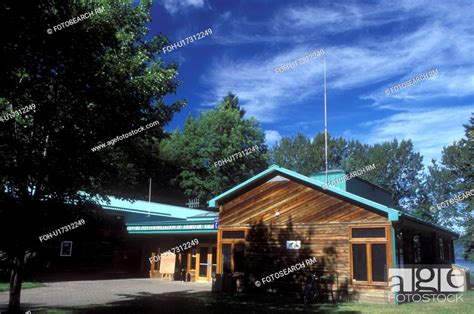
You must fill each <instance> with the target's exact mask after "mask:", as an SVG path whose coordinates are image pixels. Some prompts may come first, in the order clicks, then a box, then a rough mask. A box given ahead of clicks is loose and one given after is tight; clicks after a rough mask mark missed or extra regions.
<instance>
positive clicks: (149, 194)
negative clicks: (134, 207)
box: [148, 178, 151, 217]
mask: <svg viewBox="0 0 474 314" xmlns="http://www.w3.org/2000/svg"><path fill="white" fill-rule="evenodd" d="M150 206H151V178H150V184H149V187H148V217H150Z"/></svg>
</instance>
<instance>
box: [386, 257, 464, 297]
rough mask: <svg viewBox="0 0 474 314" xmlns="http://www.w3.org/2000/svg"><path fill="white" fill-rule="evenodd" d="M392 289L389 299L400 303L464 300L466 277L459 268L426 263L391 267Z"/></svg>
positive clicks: (389, 272) (389, 273)
mask: <svg viewBox="0 0 474 314" xmlns="http://www.w3.org/2000/svg"><path fill="white" fill-rule="evenodd" d="M388 275H389V278H388V282H389V286H390V288H391V292H392V293H391V294H390V295H389V301H391V300H393V299H396V301H397V302H400V303H403V302H429V301H435V300H436V301H438V302H459V300H460V301H461V302H464V300H463V299H462V297H463V295H462V294H457V293H458V292H464V291H465V285H466V279H465V276H464V274H463V273H462V272H461V271H460V270H458V269H452V268H446V267H433V265H424V266H419V265H417V266H416V267H412V268H389V271H388Z"/></svg>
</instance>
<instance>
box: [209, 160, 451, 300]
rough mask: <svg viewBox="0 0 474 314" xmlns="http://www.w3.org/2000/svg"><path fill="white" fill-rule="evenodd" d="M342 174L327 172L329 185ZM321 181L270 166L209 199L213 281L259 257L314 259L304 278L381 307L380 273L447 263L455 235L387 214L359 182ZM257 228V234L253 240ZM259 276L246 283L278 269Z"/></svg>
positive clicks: (384, 202)
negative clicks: (213, 223) (215, 223)
mask: <svg viewBox="0 0 474 314" xmlns="http://www.w3.org/2000/svg"><path fill="white" fill-rule="evenodd" d="M344 174H345V173H344V172H342V171H333V172H331V173H330V174H329V175H330V180H333V179H335V178H338V177H341V176H344ZM324 180H325V179H324V175H322V174H317V175H315V176H312V177H307V176H303V175H301V174H298V173H296V172H294V171H290V170H287V169H284V168H281V167H279V166H276V165H273V166H271V167H269V168H268V169H267V170H265V171H263V172H261V173H259V174H258V175H256V176H254V177H252V178H250V179H249V180H247V181H245V182H243V183H242V184H240V185H238V186H236V187H234V188H232V189H230V190H228V191H226V192H225V193H222V194H221V195H219V196H217V197H215V198H213V199H212V200H211V201H210V202H209V207H214V208H218V210H219V228H218V232H217V274H218V275H219V276H232V275H233V274H236V273H241V272H245V271H246V269H248V268H246V266H245V264H246V263H248V262H252V260H253V259H256V260H257V259H258V260H259V262H258V263H264V262H260V260H261V258H262V256H261V254H268V255H269V256H268V259H269V260H270V261H273V264H272V263H270V264H272V265H277V264H278V263H275V262H274V261H277V260H278V259H281V256H282V255H284V254H287V253H290V254H293V255H292V256H293V257H301V258H303V257H306V256H315V257H316V258H317V260H318V262H319V263H317V264H316V265H314V267H313V268H312V271H315V272H318V273H319V275H323V276H325V277H326V278H331V280H328V283H329V289H330V290H331V293H335V294H336V295H338V297H339V299H340V297H341V296H342V295H344V296H345V297H347V298H349V299H353V300H359V301H362V302H380V303H387V302H388V293H389V291H390V289H389V287H388V282H387V273H388V268H394V267H403V266H404V265H407V264H444V265H451V264H452V263H454V246H453V240H454V239H456V238H457V237H458V235H457V234H456V233H454V232H452V231H450V230H447V229H444V228H442V227H439V226H436V225H433V224H430V223H426V222H424V221H421V220H419V219H417V218H415V217H412V216H410V215H407V214H405V213H402V212H400V211H398V210H395V209H393V208H391V207H390V206H391V197H390V195H388V194H387V192H386V191H384V190H382V189H380V188H379V187H376V186H374V185H372V184H370V183H369V182H367V181H364V180H362V179H359V178H353V179H351V180H350V181H349V182H341V183H339V184H338V185H337V186H329V187H328V188H327V189H323V188H322V186H323V184H324ZM330 180H329V181H330ZM387 196H388V197H387ZM259 228H260V229H265V232H263V231H262V232H260V233H259V236H260V238H258V237H256V236H255V234H257V233H258V232H259V231H258V230H259ZM250 233H254V235H252V234H250ZM262 234H264V235H265V236H262ZM295 243H296V245H294V244H295ZM291 245H293V246H294V247H291ZM249 248H252V250H253V251H252V252H250V251H249V250H250V249H249ZM255 248H257V249H258V248H260V249H261V251H260V252H263V253H257V254H255V252H256V251H255ZM294 248H296V250H291V249H294ZM285 250H286V251H285ZM290 250H291V251H290ZM257 251H258V250H257ZM265 252H266V253H265ZM259 255H260V256H259ZM280 265H282V264H280ZM288 266H290V265H288ZM260 269H261V270H262V273H261V274H255V276H254V277H256V278H254V279H258V278H259V277H264V276H266V275H268V274H270V273H273V272H275V271H278V270H279V269H275V266H273V269H272V267H267V268H266V269H265V268H260ZM254 279H253V280H254Z"/></svg>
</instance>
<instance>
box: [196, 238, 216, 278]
mask: <svg viewBox="0 0 474 314" xmlns="http://www.w3.org/2000/svg"><path fill="white" fill-rule="evenodd" d="M197 263H198V267H197V269H196V273H197V280H202V281H210V280H211V277H212V271H215V266H216V247H215V246H213V245H200V246H199V248H198V257H197Z"/></svg>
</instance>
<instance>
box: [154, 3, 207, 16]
mask: <svg viewBox="0 0 474 314" xmlns="http://www.w3.org/2000/svg"><path fill="white" fill-rule="evenodd" d="M162 3H163V6H164V7H165V8H166V10H168V12H170V13H171V14H175V13H176V12H178V11H183V10H187V9H190V8H202V7H204V5H205V2H204V0H163V1H162Z"/></svg>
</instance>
